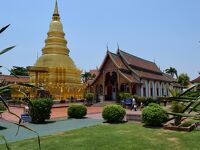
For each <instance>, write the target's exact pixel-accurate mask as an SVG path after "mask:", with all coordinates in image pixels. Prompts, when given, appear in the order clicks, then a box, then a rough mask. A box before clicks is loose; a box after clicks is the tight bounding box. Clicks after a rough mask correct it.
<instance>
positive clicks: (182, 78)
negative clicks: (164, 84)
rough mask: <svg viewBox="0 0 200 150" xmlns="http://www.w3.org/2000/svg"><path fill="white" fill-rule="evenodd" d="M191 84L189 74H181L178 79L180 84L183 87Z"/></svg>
mask: <svg viewBox="0 0 200 150" xmlns="http://www.w3.org/2000/svg"><path fill="white" fill-rule="evenodd" d="M189 82H190V77H189V76H188V75H187V73H181V74H180V75H179V77H178V83H180V84H181V85H182V86H188V84H189Z"/></svg>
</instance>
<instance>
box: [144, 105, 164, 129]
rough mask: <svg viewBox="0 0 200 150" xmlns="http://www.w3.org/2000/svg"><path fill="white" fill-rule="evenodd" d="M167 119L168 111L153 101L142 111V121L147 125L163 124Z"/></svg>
mask: <svg viewBox="0 0 200 150" xmlns="http://www.w3.org/2000/svg"><path fill="white" fill-rule="evenodd" d="M167 119H168V114H167V112H166V111H165V110H164V109H163V108H162V107H160V105H158V104H154V103H151V104H149V105H148V106H146V107H145V108H144V109H143V111H142V121H143V122H144V123H145V124H146V125H150V126H161V125H162V123H164V122H165V121H167Z"/></svg>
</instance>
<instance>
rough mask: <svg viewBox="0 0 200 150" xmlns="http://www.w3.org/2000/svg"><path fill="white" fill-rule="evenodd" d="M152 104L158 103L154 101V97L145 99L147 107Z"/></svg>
mask: <svg viewBox="0 0 200 150" xmlns="http://www.w3.org/2000/svg"><path fill="white" fill-rule="evenodd" d="M150 103H156V100H155V99H153V98H152V97H147V98H146V99H145V102H144V105H145V106H148V105H149V104H150Z"/></svg>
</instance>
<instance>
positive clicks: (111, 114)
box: [102, 105, 126, 123]
mask: <svg viewBox="0 0 200 150" xmlns="http://www.w3.org/2000/svg"><path fill="white" fill-rule="evenodd" d="M125 114H126V111H125V109H124V108H123V107H121V106H120V105H107V106H105V107H104V108H103V112H102V116H103V118H104V119H105V120H106V121H107V122H109V123H115V122H116V123H117V122H122V120H123V118H124V116H125Z"/></svg>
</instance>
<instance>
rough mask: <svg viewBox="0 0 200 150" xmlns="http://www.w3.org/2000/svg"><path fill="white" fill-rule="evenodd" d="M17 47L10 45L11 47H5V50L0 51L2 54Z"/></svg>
mask: <svg viewBox="0 0 200 150" xmlns="http://www.w3.org/2000/svg"><path fill="white" fill-rule="evenodd" d="M15 47H16V46H10V47H8V48H5V49H4V50H2V51H0V55H2V54H4V53H6V52H8V51H10V50H11V49H13V48H15Z"/></svg>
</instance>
